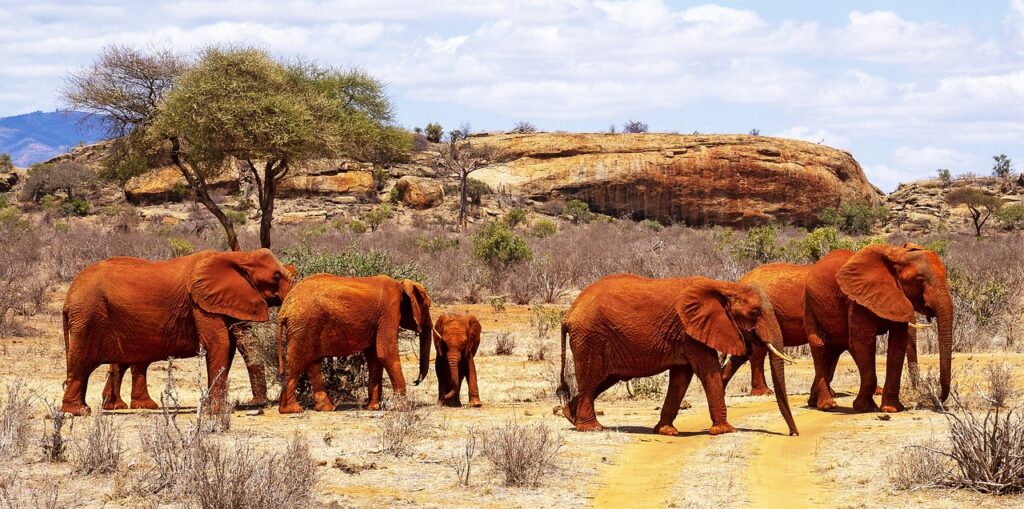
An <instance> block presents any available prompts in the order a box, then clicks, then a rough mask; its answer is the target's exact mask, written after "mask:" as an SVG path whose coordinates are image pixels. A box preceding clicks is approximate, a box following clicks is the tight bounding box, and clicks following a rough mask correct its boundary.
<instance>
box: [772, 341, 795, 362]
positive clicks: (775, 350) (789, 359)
mask: <svg viewBox="0 0 1024 509" xmlns="http://www.w3.org/2000/svg"><path fill="white" fill-rule="evenodd" d="M768 349H769V350H771V352H772V353H773V354H775V355H778V356H779V357H781V358H782V360H784V361H786V362H789V363H790V364H794V363H796V359H794V358H792V357H790V356H788V355H786V354H784V353H782V352H780V351H779V350H778V349H777V348H775V346H774V345H772V344H771V343H768Z"/></svg>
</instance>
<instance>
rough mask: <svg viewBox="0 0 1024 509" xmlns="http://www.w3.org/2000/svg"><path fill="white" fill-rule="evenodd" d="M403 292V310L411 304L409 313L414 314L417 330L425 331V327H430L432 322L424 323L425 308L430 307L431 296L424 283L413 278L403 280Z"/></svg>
mask: <svg viewBox="0 0 1024 509" xmlns="http://www.w3.org/2000/svg"><path fill="white" fill-rule="evenodd" d="M402 292H403V293H404V296H403V298H402V310H403V311H405V306H409V308H411V309H409V313H411V314H412V317H413V320H415V322H416V332H421V331H423V327H429V326H430V324H429V323H428V324H424V323H423V320H425V317H424V316H423V308H424V307H427V308H428V309H429V308H430V296H429V295H427V290H426V289H425V288H423V285H421V284H419V283H417V282H415V281H413V280H411V279H403V280H402Z"/></svg>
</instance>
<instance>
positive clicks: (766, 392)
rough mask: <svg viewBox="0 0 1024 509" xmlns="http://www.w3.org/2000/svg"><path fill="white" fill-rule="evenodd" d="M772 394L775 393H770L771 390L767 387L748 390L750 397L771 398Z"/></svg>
mask: <svg viewBox="0 0 1024 509" xmlns="http://www.w3.org/2000/svg"><path fill="white" fill-rule="evenodd" d="M772 394H775V393H774V392H772V390H771V389H769V388H767V387H757V388H752V389H750V395H751V396H771V395H772Z"/></svg>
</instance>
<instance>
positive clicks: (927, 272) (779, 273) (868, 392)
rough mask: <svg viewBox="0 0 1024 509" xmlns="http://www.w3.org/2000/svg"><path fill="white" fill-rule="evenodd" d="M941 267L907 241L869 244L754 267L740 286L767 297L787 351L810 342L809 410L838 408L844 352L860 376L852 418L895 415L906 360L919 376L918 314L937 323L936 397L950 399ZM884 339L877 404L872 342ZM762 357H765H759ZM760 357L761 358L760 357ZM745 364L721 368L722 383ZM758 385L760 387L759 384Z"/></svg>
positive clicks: (949, 308) (948, 328)
mask: <svg viewBox="0 0 1024 509" xmlns="http://www.w3.org/2000/svg"><path fill="white" fill-rule="evenodd" d="M946 279H947V276H946V267H945V266H944V265H943V264H942V260H940V259H939V256H938V254H936V253H935V252H934V251H931V250H928V249H925V248H924V247H922V246H920V245H917V244H912V243H907V244H904V245H903V246H902V247H901V246H890V245H871V246H867V247H865V248H863V249H861V250H860V251H858V252H856V253H854V252H852V251H849V250H835V251H832V252H830V253H828V254H827V255H825V256H824V257H822V258H821V259H820V260H818V261H817V262H816V263H813V264H810V265H791V264H783V263H776V264H769V265H763V266H761V267H758V268H756V269H754V270H752V271H751V272H749V273H748V274H746V275H745V276H743V278H741V280H740V281H741V282H746V283H756V284H759V285H760V286H761V287H762V288H763V289H764V290H765V291H766V292H767V294H768V298H769V300H771V303H772V305H773V306H774V308H775V313H776V316H777V319H778V322H779V324H780V326H781V328H782V335H783V340H784V343H785V345H786V346H796V345H802V344H807V343H810V348H811V355H812V357H813V358H814V381H813V382H812V385H811V390H810V397H809V398H808V405H809V406H813V407H816V408H818V409H819V410H828V409H831V408H835V407H836V402H835V397H834V395H835V392H834V391H833V390H832V387H831V382H832V378H833V376H834V374H835V369H836V364H837V363H838V361H839V356H840V355H842V353H843V352H844V351H847V350H849V351H850V355H851V356H852V357H853V359H854V362H856V364H857V369H858V371H859V372H860V389H859V390H858V393H857V397H856V398H855V399H854V402H853V408H854V410H856V411H858V412H868V411H879V410H881V411H883V412H898V411H901V410H903V409H904V407H903V405H902V403H900V401H899V392H900V383H901V376H902V371H903V359H904V356H905V357H906V358H907V359H908V360H909V362H910V371H911V375H912V376H913V375H915V374H916V371H917V347H916V333H915V330H914V329H915V328H918V327H920V325H918V324H916V323H915V322H916V314H918V313H920V314H922V315H924V316H925V317H926V318H928V319H929V320H931V319H933V318H934V319H935V320H936V322H937V325H938V337H939V384H940V387H941V395H940V398H941V399H942V400H943V401H945V400H946V398H947V397H948V396H949V384H950V377H951V363H952V351H953V335H952V328H953V316H952V315H953V304H952V297H951V295H950V292H949V287H948V285H947V281H946ZM884 333H888V334H889V344H888V351H887V359H886V370H885V371H886V374H885V386H884V387H883V388H882V391H881V395H882V405H881V407H879V406H878V405H876V404H875V401H874V399H873V396H874V395H875V394H876V392H877V384H878V379H877V376H876V373H875V345H876V336H877V335H879V334H884ZM760 355H763V353H762V354H760ZM760 359H763V357H760ZM744 361H745V359H743V358H737V359H730V360H729V361H728V362H727V363H726V368H725V374H724V376H725V377H726V383H728V379H729V378H731V376H732V375H733V374H734V373H735V371H736V369H737V368H738V367H739V366H740V365H742V363H743V362H744ZM758 362H759V352H758V350H757V348H755V350H754V355H753V356H752V368H751V370H752V377H753V382H752V384H751V385H752V386H753V387H757V386H758V385H759V384H758V383H757V380H758V378H759V377H763V368H762V369H761V370H759V369H758ZM762 386H763V382H762Z"/></svg>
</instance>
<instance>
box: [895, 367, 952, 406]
mask: <svg viewBox="0 0 1024 509" xmlns="http://www.w3.org/2000/svg"><path fill="white" fill-rule="evenodd" d="M941 394H942V384H941V383H940V382H939V375H938V372H937V371H936V370H935V369H933V368H929V369H928V370H927V371H926V372H925V373H924V374H923V376H919V377H918V378H917V381H916V383H915V382H913V379H912V383H909V384H903V386H902V387H901V394H900V399H901V400H903V401H904V402H906V403H907V404H908V405H911V406H913V407H914V408H927V409H931V410H944V409H945V405H944V404H943V403H942V401H941V400H939V395H941Z"/></svg>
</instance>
